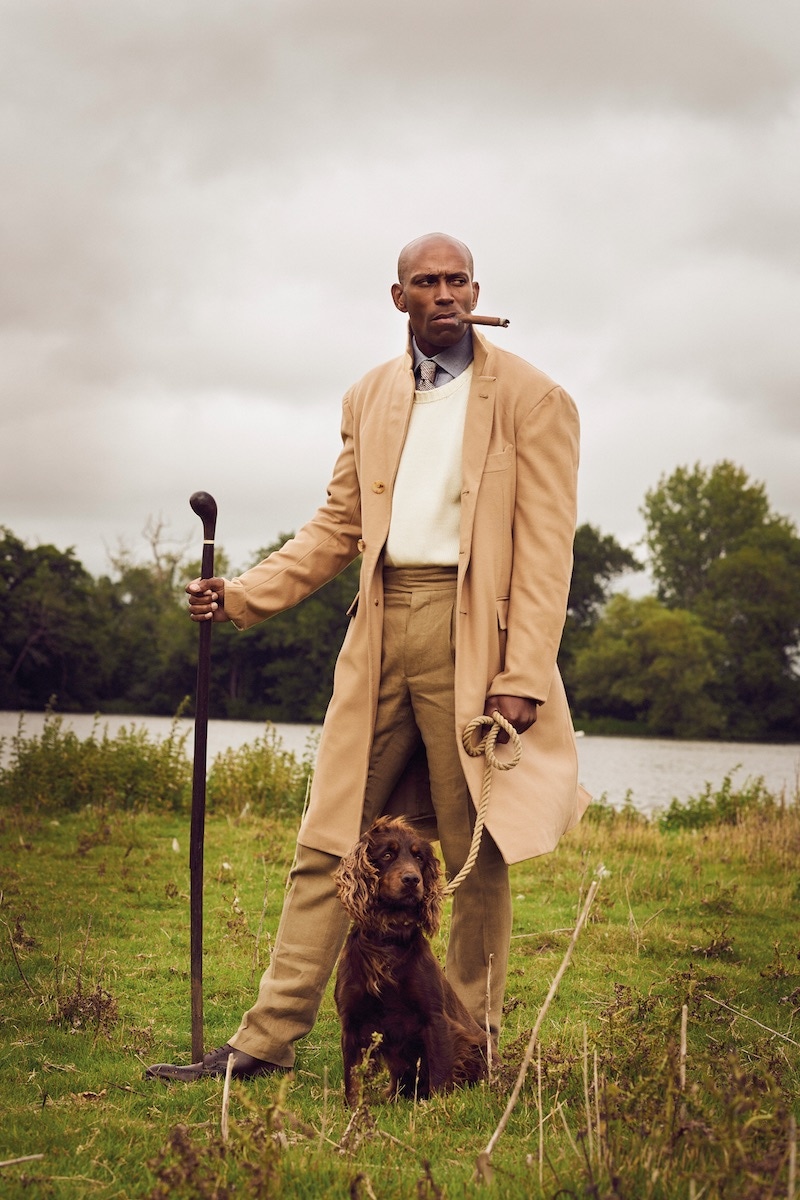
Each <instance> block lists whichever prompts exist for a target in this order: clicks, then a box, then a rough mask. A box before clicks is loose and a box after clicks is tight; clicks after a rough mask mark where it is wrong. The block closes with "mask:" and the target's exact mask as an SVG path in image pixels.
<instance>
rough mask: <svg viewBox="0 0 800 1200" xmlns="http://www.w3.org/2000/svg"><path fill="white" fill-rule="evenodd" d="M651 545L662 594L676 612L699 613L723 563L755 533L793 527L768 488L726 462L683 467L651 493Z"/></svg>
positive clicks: (647, 510) (647, 508) (646, 513)
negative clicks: (774, 508)
mask: <svg viewBox="0 0 800 1200" xmlns="http://www.w3.org/2000/svg"><path fill="white" fill-rule="evenodd" d="M641 512H642V515H643V517H644V519H645V523H646V532H645V544H646V545H647V548H648V550H649V552H650V569H651V571H652V575H653V578H654V579H655V581H656V586H657V595H658V597H659V599H660V600H663V601H664V603H665V604H669V605H671V606H673V607H675V608H688V609H692V608H694V606H695V604H696V603H697V601H698V599H699V597H700V596H701V595H702V594H703V592H704V591H705V589H706V586H707V582H708V573H709V570H710V569H711V567H712V565H713V564H714V563H715V562H717V561H718V560H719V559H720V558H723V557H724V556H726V555H728V554H730V553H731V551H733V550H736V549H737V548H738V547H739V546H740V545H741V544H742V542H743V540H747V539H749V538H752V536H753V534H754V533H759V532H765V531H767V530H769V529H771V528H774V527H782V528H784V529H786V530H791V529H792V526H791V523H790V522H788V521H787V520H786V519H785V518H783V517H777V516H774V515H773V514H772V513H771V512H770V508H769V501H768V499H767V496H766V492H765V490H764V486H763V484H760V483H750V481H749V479H748V477H747V474H746V472H745V471H744V470H743V469H742V468H741V467H737V466H735V465H734V464H733V463H732V462H728V461H727V460H723V461H722V462H719V463H716V464H715V466H713V467H711V468H704V467H701V466H700V464H699V463H696V464H695V465H694V467H692V468H691V469H689V468H688V467H678V468H677V469H676V470H675V471H673V473H672V475H670V476H669V477H668V478H666V479H665V478H664V477H663V476H662V478H661V479H660V481H659V484H658V487H656V488H653V489H652V490H651V491H649V492H646V493H645V498H644V505H643V506H642V509H641Z"/></svg>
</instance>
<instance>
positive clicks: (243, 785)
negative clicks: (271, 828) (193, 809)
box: [207, 725, 316, 817]
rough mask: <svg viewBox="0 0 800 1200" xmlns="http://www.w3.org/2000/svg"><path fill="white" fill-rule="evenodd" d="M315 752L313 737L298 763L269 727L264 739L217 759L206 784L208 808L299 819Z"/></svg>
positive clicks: (223, 754) (261, 738)
mask: <svg viewBox="0 0 800 1200" xmlns="http://www.w3.org/2000/svg"><path fill="white" fill-rule="evenodd" d="M315 750H316V740H315V739H314V738H312V739H310V740H309V745H308V746H307V748H306V751H305V753H304V755H303V757H302V759H301V760H298V758H297V756H296V755H295V754H293V753H292V752H291V751H290V750H285V749H284V748H283V744H282V743H281V740H280V738H279V737H278V735H277V733H276V731H275V729H274V727H273V726H272V725H267V728H266V730H265V732H264V734H263V736H262V737H260V738H256V740H255V741H253V742H248V743H247V744H246V745H244V746H240V747H239V748H238V749H236V750H233V749H230V750H225V751H223V753H222V754H218V755H217V757H216V758H215V759H214V762H213V764H212V766H211V770H210V772H209V775H208V784H207V796H208V806H209V809H213V810H214V811H216V812H229V813H236V814H239V813H241V812H242V811H244V810H245V809H247V811H248V812H252V813H255V814H258V815H259V816H280V817H286V816H297V815H298V814H299V813H301V812H302V809H303V802H304V800H305V796H306V791H307V788H308V781H309V779H310V777H311V774H312V770H313V763H314V754H315Z"/></svg>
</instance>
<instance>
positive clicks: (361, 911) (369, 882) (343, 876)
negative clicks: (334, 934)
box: [333, 835, 379, 925]
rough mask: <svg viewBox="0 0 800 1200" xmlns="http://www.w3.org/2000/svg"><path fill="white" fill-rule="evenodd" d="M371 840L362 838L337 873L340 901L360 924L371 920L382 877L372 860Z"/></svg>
mask: <svg viewBox="0 0 800 1200" xmlns="http://www.w3.org/2000/svg"><path fill="white" fill-rule="evenodd" d="M369 845H370V843H369V839H368V838H367V837H366V835H365V836H364V837H362V838H361V839H360V841H358V842H356V844H355V846H354V847H353V849H352V850H351V851H350V853H349V854H347V855H345V857H344V858H343V859H342V861H341V862H340V863H339V866H338V867H337V868H336V870H335V871H334V873H333V879H334V882H335V884H336V890H337V892H338V893H339V899H340V900H341V902H342V904H343V905H344V907H345V909H346V911H347V912H348V914H349V916H350V917H351V919H352V920H353V921H355V922H356V924H357V925H364V924H366V923H367V921H368V920H369V912H370V909H371V908H372V906H373V904H374V901H375V897H376V896H377V893H378V879H379V875H378V872H377V870H376V868H375V866H374V865H373V864H372V863H371V862H370V859H369V854H368V850H369Z"/></svg>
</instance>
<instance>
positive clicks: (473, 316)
mask: <svg viewBox="0 0 800 1200" xmlns="http://www.w3.org/2000/svg"><path fill="white" fill-rule="evenodd" d="M458 319H459V321H466V323H467V325H499V326H500V327H501V329H508V327H509V325H510V324H511V322H510V321H509V319H508V317H479V316H478V314H477V313H459V314H458Z"/></svg>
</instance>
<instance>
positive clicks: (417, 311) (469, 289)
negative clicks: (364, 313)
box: [392, 233, 479, 358]
mask: <svg viewBox="0 0 800 1200" xmlns="http://www.w3.org/2000/svg"><path fill="white" fill-rule="evenodd" d="M397 275H398V282H397V283H393V284H392V300H393V301H394V306H395V308H397V309H398V310H399V311H400V312H401V313H405V314H406V316H407V317H408V320H409V323H410V325H411V329H412V332H413V334H414V338H415V339H416V343H417V346H418V347H419V349H420V350H421V351H422V353H423V354H426V355H427V356H428V357H429V358H431V357H433V355H434V354H436V353H437V352H438V351H439V350H444V349H446V348H447V347H448V346H454V345H455V344H456V342H458V341H460V340H461V338H462V337H464V335H465V333H466V331H467V328H468V327H467V325H466V324H465V322H464V321H463V320H462V319H461V318H462V316H463V314H464V313H470V312H472V310H473V308H474V307H475V305H476V304H477V302H478V291H479V288H478V284H477V283H476V282H475V281H474V279H473V278H472V255H471V254H470V252H469V250H468V249H467V247H466V246H465V245H464V243H463V242H459V241H458V239H457V238H453V237H449V236H448V235H447V234H446V233H426V234H425V236H424V237H419V238H415V240H414V241H413V242H409V243H408V245H407V246H406V247H405V248H404V249H403V250H401V251H400V258H399V259H398V262H397Z"/></svg>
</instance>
